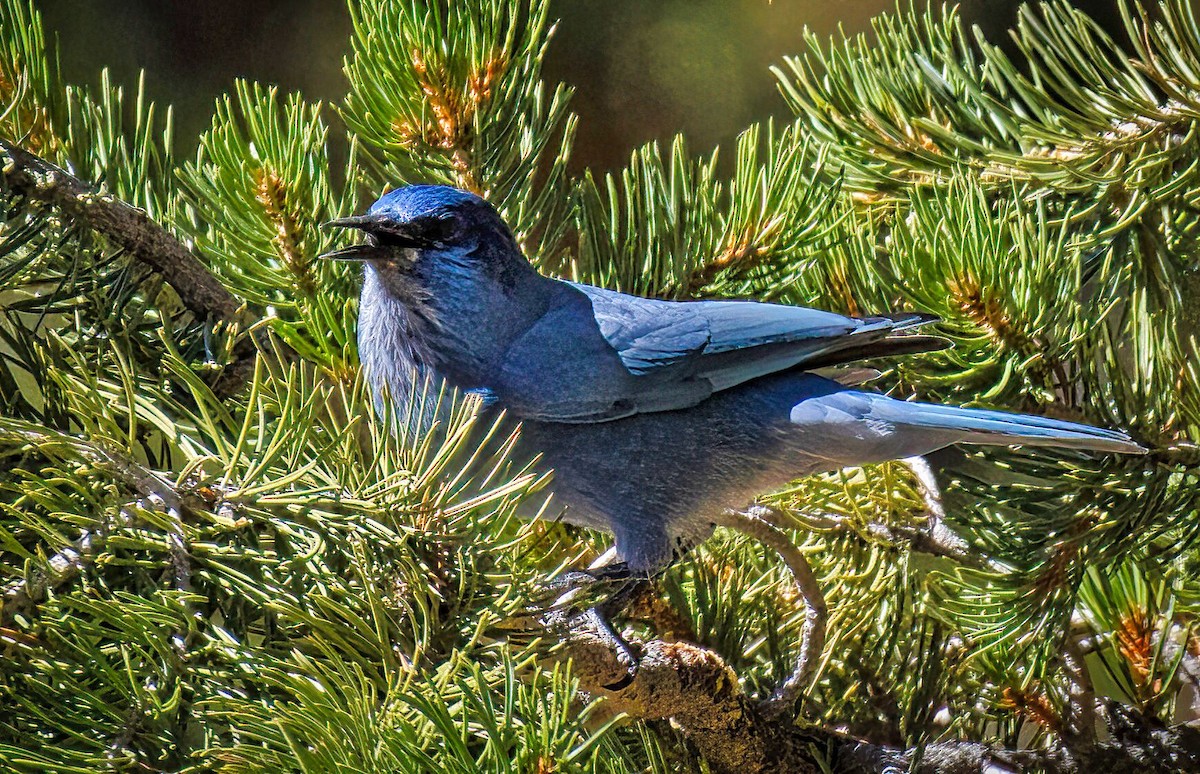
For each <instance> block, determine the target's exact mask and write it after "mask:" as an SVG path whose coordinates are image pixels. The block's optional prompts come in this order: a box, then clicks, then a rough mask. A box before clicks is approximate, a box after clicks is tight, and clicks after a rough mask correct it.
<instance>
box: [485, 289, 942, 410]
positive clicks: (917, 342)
mask: <svg viewBox="0 0 1200 774" xmlns="http://www.w3.org/2000/svg"><path fill="white" fill-rule="evenodd" d="M562 289H563V291H564V293H563V296H562V302H561V303H559V304H558V305H557V306H556V307H555V308H554V309H553V310H552V311H551V312H550V313H548V314H547V315H546V316H545V317H544V318H543V320H541V321H539V323H538V324H537V325H535V326H534V327H533V328H531V329H530V331H529V332H527V334H526V335H525V336H524V337H522V339H521V340H519V341H518V342H517V343H516V344H515V345H514V346H513V347H512V348H511V349H510V350H509V352H508V353H507V357H506V360H505V363H504V366H503V368H502V370H501V371H500V372H499V374H498V378H497V384H498V385H499V392H500V393H501V394H502V395H503V396H504V403H505V404H506V406H508V407H509V408H510V410H511V411H512V412H513V413H514V414H516V415H517V416H520V417H523V418H526V419H537V420H543V421H551V422H606V421H610V420H613V419H619V418H621V417H625V416H629V415H631V414H637V413H650V412H655V411H670V410H675V409H682V408H687V407H689V406H694V405H696V404H697V403H699V402H700V401H702V400H704V399H705V398H707V397H708V396H709V395H711V394H712V393H714V392H717V391H720V390H725V389H728V388H730V387H733V386H735V385H738V384H742V383H744V382H747V381H750V380H752V379H756V378H758V377H760V376H765V375H766V374H770V373H773V372H776V371H781V370H784V369H788V368H794V367H796V366H811V367H813V368H817V367H824V366H830V365H836V364H839V363H843V362H848V361H850V360H855V359H859V358H863V357H874V356H881V355H888V354H903V353H907V352H912V351H923V350H928V349H937V348H940V347H941V346H943V344H942V340H941V339H937V338H934V337H928V336H893V334H894V333H895V332H896V331H902V330H905V329H907V328H911V327H913V326H916V325H920V324H922V323H925V322H929V321H931V320H933V319H936V318H933V317H930V316H927V315H916V314H906V315H894V316H887V317H869V318H865V319H857V318H851V317H843V316H842V315H838V314H833V313H831V312H822V311H819V310H815V309H805V308H803V307H792V306H782V305H778V304H764V303H756V302H750V301H696V302H672V301H661V300H655V299H645V298H638V297H636V296H629V295H625V294H623V293H617V292H615V291H611V290H604V289H601V288H596V287H592V286H590V285H578V284H573V283H564V284H563V288H562ZM889 337H890V338H889ZM843 355H844V356H843Z"/></svg>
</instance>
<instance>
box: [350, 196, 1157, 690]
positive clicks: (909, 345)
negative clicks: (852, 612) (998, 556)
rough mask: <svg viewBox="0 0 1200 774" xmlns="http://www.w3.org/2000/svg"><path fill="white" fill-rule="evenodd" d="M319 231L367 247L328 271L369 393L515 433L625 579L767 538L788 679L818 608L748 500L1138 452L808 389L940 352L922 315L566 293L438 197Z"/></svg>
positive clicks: (1085, 432) (850, 390)
mask: <svg viewBox="0 0 1200 774" xmlns="http://www.w3.org/2000/svg"><path fill="white" fill-rule="evenodd" d="M329 225H332V226H340V227H345V228H352V229H358V230H360V231H362V232H363V233H364V234H365V235H366V241H365V243H363V244H359V245H355V246H352V247H348V248H345V249H342V250H339V251H336V252H334V253H330V254H328V256H327V257H330V258H337V259H346V260H361V261H364V262H365V263H366V265H367V269H366V273H365V279H364V285H363V290H362V301H361V305H360V308H359V329H358V337H359V352H360V355H361V358H362V362H363V365H364V367H365V369H366V372H367V374H368V377H369V379H370V380H371V383H372V385H373V387H374V389H375V391H376V393H377V395H387V396H389V399H390V400H392V401H404V400H407V399H408V397H407V396H409V395H411V394H412V391H411V389H410V388H411V386H412V385H413V384H414V382H415V381H417V380H421V379H426V378H441V379H444V380H446V382H448V383H449V384H450V385H452V386H454V387H457V388H459V389H461V390H465V391H472V392H475V393H478V394H480V395H481V396H482V397H483V400H484V403H485V404H486V405H491V406H496V407H500V408H503V409H505V410H506V411H507V412H508V413H509V415H511V416H513V417H515V418H517V419H519V420H521V422H522V430H521V435H520V442H519V443H520V444H521V446H522V447H523V448H525V449H527V450H529V451H530V452H537V453H540V454H541V455H542V459H543V460H544V463H545V465H546V466H547V467H549V468H552V469H553V470H554V477H553V480H552V482H551V484H550V488H551V490H552V492H553V498H552V505H555V506H556V508H555V513H561V516H562V518H563V519H564V520H565V521H567V522H570V523H575V524H580V525H584V526H588V527H593V528H599V529H602V530H606V531H608V532H610V533H612V535H613V536H614V538H615V543H616V552H617V555H618V557H619V559H620V560H621V562H623V565H622V566H623V567H626V568H629V569H630V570H632V571H638V572H652V571H655V570H658V569H660V568H662V567H664V566H666V565H667V564H669V563H670V562H671V561H672V558H673V557H674V556H676V555H677V554H679V553H680V552H681V551H683V550H686V548H687V547H689V546H691V545H694V544H696V543H697V542H699V541H701V540H703V539H705V538H706V537H708V535H709V534H711V532H712V530H713V528H714V526H716V525H719V524H729V525H731V526H735V527H739V528H743V529H746V530H748V531H750V532H753V533H755V534H756V535H757V536H758V537H760V538H763V539H765V540H767V542H769V543H770V544H771V545H772V547H774V548H776V549H777V550H779V551H780V552H781V554H783V556H784V559H785V560H786V561H788V564H789V567H790V568H791V569H792V571H793V573H794V574H796V577H797V582H798V584H799V585H800V586H801V591H802V593H804V597H805V600H806V602H807V603H808V605H809V613H810V615H809V620H810V625H809V626H808V627H807V630H806V633H805V638H806V644H805V645H803V646H802V650H806V651H807V652H806V653H804V654H802V658H801V661H802V662H807V663H802V664H801V666H800V667H799V669H798V671H799V672H800V673H803V672H804V671H805V670H806V669H807V668H808V665H811V663H813V661H814V659H813V655H814V652H815V651H819V649H820V645H819V643H820V640H821V637H822V634H823V616H824V610H823V607H824V603H823V600H822V599H821V597H820V592H819V590H818V589H815V588H813V582H812V579H811V573H810V572H808V573H807V574H808V578H807V580H806V579H805V578H803V577H801V576H803V575H805V573H806V572H807V564H806V563H805V562H804V559H803V556H801V555H800V554H799V552H798V551H795V550H794V548H793V550H792V551H791V552H789V551H788V545H790V543H788V542H787V541H786V540H782V541H781V540H780V538H782V533H781V532H779V531H778V530H777V529H776V528H775V527H773V526H772V525H770V524H765V523H762V522H761V520H760V519H758V518H756V517H754V516H753V515H751V516H747V515H745V514H744V512H743V511H742V509H744V508H745V506H746V505H747V504H748V503H750V502H751V501H752V500H753V498H754V497H755V496H756V495H759V494H762V493H764V492H768V491H770V490H772V489H774V488H778V487H780V486H782V485H783V484H785V483H787V482H788V481H791V480H793V479H795V478H797V477H799V476H803V475H806V474H811V473H816V472H823V471H832V470H837V469H839V468H842V467H846V466H852V465H862V464H865V463H871V462H881V461H884V460H891V459H898V458H906V457H912V456H914V455H921V454H926V453H928V452H932V451H934V450H937V449H941V448H943V447H945V446H949V445H951V444H956V443H970V444H1000V445H1008V444H1023V445H1039V446H1060V447H1068V448H1074V449H1090V450H1095V451H1104V452H1140V451H1142V449H1141V447H1139V446H1138V445H1137V444H1135V443H1134V442H1133V441H1131V440H1130V438H1129V437H1128V436H1127V435H1125V434H1123V433H1120V432H1116V431H1113V430H1102V429H1098V428H1095V427H1089V426H1086V425H1081V424H1075V423H1071V422H1063V421H1058V420H1054V419H1047V418H1043V417H1036V416H1027V415H1021V414H1009V413H1003V412H998V411H985V410H978V409H965V408H958V407H953V406H941V405H932V404H928V403H916V402H909V401H903V400H896V399H893V398H889V397H887V396H885V395H882V394H879V393H876V392H871V391H868V390H864V389H857V388H855V387H853V386H848V385H845V384H842V383H840V382H838V381H835V380H833V379H829V378H825V377H823V376H821V375H818V374H815V373H813V371H814V370H815V369H821V368H825V367H829V366H837V365H841V364H845V363H850V362H854V361H859V360H862V359H867V358H874V357H882V356H893V355H899V354H908V353H915V352H923V351H930V350H936V349H941V348H943V347H945V346H948V343H947V342H946V341H945V340H944V339H941V338H938V337H936V336H927V335H921V334H919V333H914V331H915V330H916V329H918V328H920V327H921V326H923V325H926V324H927V323H930V322H933V321H934V320H935V319H936V318H934V317H932V316H929V315H923V314H920V313H889V314H881V315H878V316H873V317H865V318H850V317H843V316H841V315H838V314H833V313H830V312H824V311H818V310H814V309H805V308H800V307H792V306H782V305H776V304H765V303H755V302H748V301H694V302H670V301H661V300H653V299H646V298H638V297H635V296H630V295H625V294H623V293H617V292H614V291H611V290H605V289H602V288H597V287H592V286H590V285H582V284H577V283H571V282H564V281H562V280H557V279H553V278H550V277H546V276H542V275H540V274H538V272H537V271H536V270H535V269H534V268H533V267H532V266H531V265H530V264H529V262H528V261H527V260H526V259H525V257H524V256H523V255H522V254H521V250H520V249H519V247H518V246H517V243H516V241H515V240H514V238H513V236H512V234H511V232H510V231H509V229H508V227H507V226H506V225H505V224H504V222H503V220H502V219H501V218H500V216H499V215H498V214H497V212H496V211H495V209H493V207H492V206H491V205H490V204H488V203H487V202H486V201H484V200H483V199H481V198H479V197H478V196H475V195H473V194H470V193H466V192H464V191H460V190H457V189H454V188H449V187H444V186H410V187H406V188H401V189H399V190H396V191H392V192H390V193H388V194H386V195H385V196H383V197H382V198H381V199H379V201H377V202H376V203H375V204H374V205H373V206H372V207H371V208H370V210H369V212H368V213H367V214H365V215H361V216H356V217H349V218H342V219H340V220H335V221H332V222H331V223H330V224H329ZM806 586H807V588H806ZM802 677H803V674H798V675H795V676H793V680H800V679H802ZM793 687H794V686H793Z"/></svg>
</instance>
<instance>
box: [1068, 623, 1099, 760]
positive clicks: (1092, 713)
mask: <svg viewBox="0 0 1200 774" xmlns="http://www.w3.org/2000/svg"><path fill="white" fill-rule="evenodd" d="M1062 661H1063V665H1064V666H1065V667H1066V673H1067V678H1068V680H1070V687H1069V689H1068V694H1069V700H1070V707H1071V716H1070V717H1069V718H1068V719H1067V721H1068V728H1070V729H1071V732H1072V734H1073V737H1072V738H1070V739H1068V740H1067V743H1068V744H1070V745H1072V746H1075V747H1078V746H1079V745H1081V744H1083V745H1092V744H1094V743H1095V741H1096V689H1095V688H1094V687H1093V686H1092V676H1091V674H1090V673H1089V672H1088V668H1087V661H1086V656H1085V655H1084V652H1083V649H1082V648H1080V647H1079V643H1078V642H1076V641H1075V639H1074V638H1072V637H1071V636H1070V634H1068V635H1067V637H1066V638H1065V639H1064V641H1063V652H1062Z"/></svg>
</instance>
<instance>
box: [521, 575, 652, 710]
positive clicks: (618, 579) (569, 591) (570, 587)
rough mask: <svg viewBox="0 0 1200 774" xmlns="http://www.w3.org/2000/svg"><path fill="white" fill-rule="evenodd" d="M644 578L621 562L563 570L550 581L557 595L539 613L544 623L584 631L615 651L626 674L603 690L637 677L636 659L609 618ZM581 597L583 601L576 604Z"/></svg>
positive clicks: (623, 685)
mask: <svg viewBox="0 0 1200 774" xmlns="http://www.w3.org/2000/svg"><path fill="white" fill-rule="evenodd" d="M646 581H647V579H645V578H639V577H636V575H635V574H634V573H633V572H632V571H630V570H629V568H628V567H626V566H625V565H624V564H617V565H609V566H608V567H602V568H600V569H598V570H575V571H572V572H568V573H564V574H563V575H560V576H558V577H557V578H555V579H554V580H552V581H551V582H550V584H549V588H550V590H551V591H553V592H556V593H557V594H558V596H557V598H556V599H555V601H554V603H553V604H552V605H551V606H550V607H549V609H547V610H546V611H545V612H544V613H543V615H542V622H543V623H544V625H545V626H546V627H547V628H549V629H556V630H559V631H562V632H564V633H567V634H574V635H579V634H586V635H587V636H588V637H590V638H593V639H595V640H597V641H599V642H600V643H601V644H602V645H603V646H604V647H606V648H608V649H609V650H611V651H612V652H613V653H615V654H616V655H617V659H618V660H619V661H620V662H621V663H622V664H623V665H624V666H625V669H626V672H625V674H624V675H623V676H622V677H621V678H619V679H618V680H616V681H614V682H612V683H609V684H607V685H605V686H604V688H605V689H606V690H610V691H620V690H622V689H624V688H626V687H628V686H629V684H630V683H632V682H633V680H634V678H635V677H637V669H638V661H639V659H638V657H637V655H636V654H635V653H634V650H633V648H632V647H631V646H630V645H629V643H628V642H626V641H625V639H624V638H623V637H622V636H621V635H620V634H618V633H617V631H616V629H614V628H613V626H612V624H611V623H609V620H608V619H609V616H612V615H616V614H617V613H620V612H621V610H622V609H624V607H625V605H626V604H627V603H628V602H629V600H630V598H631V597H632V596H633V595H634V593H636V591H637V590H638V589H639V588H640V587H641V586H642V584H643V583H645V582H646ZM597 586H600V587H601V588H597ZM584 600H586V602H585V603H584V604H578V603H580V602H583V601H584ZM584 605H586V606H584Z"/></svg>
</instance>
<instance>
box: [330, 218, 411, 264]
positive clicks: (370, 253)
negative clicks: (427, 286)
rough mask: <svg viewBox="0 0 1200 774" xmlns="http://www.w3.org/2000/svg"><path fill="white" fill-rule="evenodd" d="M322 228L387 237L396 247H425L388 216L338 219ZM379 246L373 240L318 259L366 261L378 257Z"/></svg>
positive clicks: (404, 227) (407, 230)
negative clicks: (350, 230) (351, 230)
mask: <svg viewBox="0 0 1200 774" xmlns="http://www.w3.org/2000/svg"><path fill="white" fill-rule="evenodd" d="M321 228H354V229H358V230H359V231H365V232H366V233H367V234H369V235H380V236H386V237H387V243H388V244H389V245H391V246H394V247H423V246H424V245H425V242H424V241H423V240H421V239H418V238H416V237H415V236H414V235H413V234H412V233H411V232H410V231H409V229H408V228H407V227H406V224H404V223H398V222H396V221H395V220H392V219H391V218H389V217H387V216H386V215H351V216H350V217H348V218H337V219H335V220H331V221H328V222H326V223H322V224H321ZM378 254H379V246H378V245H377V244H375V243H374V240H371V241H370V242H368V243H367V244H361V245H351V246H350V247H343V248H342V249H341V250H334V251H333V252H329V253H324V254H323V255H320V256H317V257H318V258H329V259H331V260H335V261H364V260H366V259H368V258H371V257H375V256H378Z"/></svg>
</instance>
